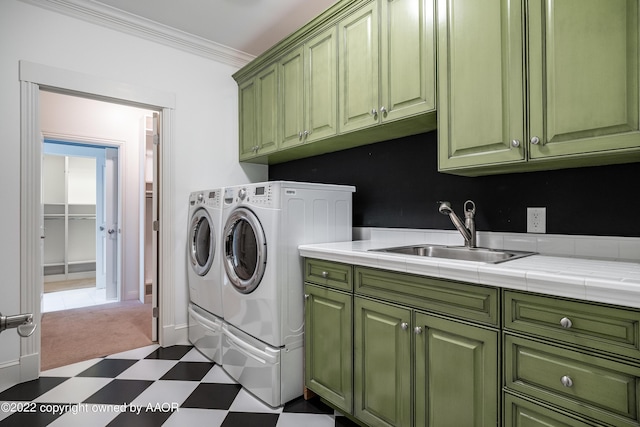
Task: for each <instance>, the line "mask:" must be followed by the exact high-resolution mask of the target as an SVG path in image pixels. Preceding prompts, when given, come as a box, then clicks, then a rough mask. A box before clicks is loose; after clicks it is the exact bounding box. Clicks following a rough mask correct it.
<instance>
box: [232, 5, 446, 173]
mask: <svg viewBox="0 0 640 427" xmlns="http://www.w3.org/2000/svg"><path fill="white" fill-rule="evenodd" d="M434 2H435V0H392V1H390V0H340V1H336V3H335V4H334V5H333V6H331V7H330V8H329V9H327V10H326V11H325V12H323V13H322V14H321V15H319V16H318V17H317V18H315V19H314V20H312V21H311V22H310V23H309V24H307V25H305V26H304V27H303V28H301V29H299V30H298V31H296V32H294V33H293V34H292V35H291V36H289V37H288V38H286V39H284V40H283V41H282V42H280V43H278V44H277V45H275V46H273V47H272V48H271V49H269V50H268V51H266V52H265V53H264V54H262V55H260V56H259V57H258V58H256V59H255V60H254V61H252V62H251V63H249V64H247V65H246V66H245V67H243V68H242V69H241V70H239V71H238V72H236V73H235V74H234V75H233V77H234V79H235V80H236V81H237V83H238V88H239V97H240V102H239V104H240V112H239V120H240V153H241V155H240V160H242V161H251V162H260V163H269V164H274V163H281V162H286V161H290V160H294V159H299V158H303V157H309V156H314V155H318V154H324V153H329V152H332V151H338V150H343V149H346V148H352V147H356V146H359V145H365V144H371V143H374V142H378V141H385V140H391V139H395V138H400V137H403V136H408V135H415V134H419V133H424V132H427V131H430V130H433V129H435V127H436V110H435V104H436V102H435V101H436V80H435V76H436V62H435V50H436V49H435V42H436V37H435V34H436V28H435V16H434V13H435V5H434ZM271 67H275V69H274V72H275V74H274V77H275V78H276V79H275V80H274V82H275V83H276V86H273V87H274V88H275V90H276V93H275V95H274V96H273V97H271V96H267V95H266V94H264V91H265V89H264V88H261V87H260V86H259V84H258V83H262V82H261V81H260V80H259V78H258V77H257V75H258V74H260V73H262V72H266V70H267V69H271ZM261 97H262V98H261ZM269 99H271V101H272V102H273V103H274V106H275V108H274V109H271V110H268V111H267V110H266V109H262V108H263V106H264V105H265V104H267V103H268V101H267V100H269ZM247 109H248V110H247ZM268 114H273V115H274V116H270V117H268V118H267V117H265V116H266V115H268ZM270 119H275V123H276V126H275V128H271V127H269V126H270V124H271V123H272V122H271V120H270ZM260 123H262V125H261V124H260ZM267 124H268V125H267ZM265 126H266V127H265ZM261 135H262V142H260V140H259V139H260V138H261ZM266 135H268V136H269V137H267V136H266ZM271 137H273V138H271ZM272 139H273V141H274V142H273V143H271V140H272ZM267 141H269V142H267ZM311 143H313V144H311Z"/></svg>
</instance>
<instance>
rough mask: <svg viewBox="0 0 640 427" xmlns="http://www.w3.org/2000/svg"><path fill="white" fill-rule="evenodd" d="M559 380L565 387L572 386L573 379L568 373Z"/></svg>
mask: <svg viewBox="0 0 640 427" xmlns="http://www.w3.org/2000/svg"><path fill="white" fill-rule="evenodd" d="M560 382H561V383H562V385H563V386H565V387H572V386H573V380H572V379H571V377H569V376H568V375H565V376H563V377H562V378H560Z"/></svg>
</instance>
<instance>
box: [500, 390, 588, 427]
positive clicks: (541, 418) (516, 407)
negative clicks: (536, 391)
mask: <svg viewBox="0 0 640 427" xmlns="http://www.w3.org/2000/svg"><path fill="white" fill-rule="evenodd" d="M549 426H554V427H591V426H593V424H586V423H584V422H582V421H579V420H576V419H574V418H571V417H568V416H567V415H564V414H562V413H560V412H556V411H554V410H552V409H550V408H547V407H545V406H542V405H538V404H535V403H533V402H529V401H528V400H525V399H521V398H519V397H516V396H512V395H511V394H508V393H506V394H505V396H504V427H549Z"/></svg>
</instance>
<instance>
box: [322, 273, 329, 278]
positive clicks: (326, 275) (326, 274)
mask: <svg viewBox="0 0 640 427" xmlns="http://www.w3.org/2000/svg"><path fill="white" fill-rule="evenodd" d="M322 277H323V278H325V279H326V278H327V277H329V272H328V271H323V272H322Z"/></svg>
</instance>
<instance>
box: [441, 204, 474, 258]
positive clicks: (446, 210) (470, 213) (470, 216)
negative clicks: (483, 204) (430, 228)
mask: <svg viewBox="0 0 640 427" xmlns="http://www.w3.org/2000/svg"><path fill="white" fill-rule="evenodd" d="M438 203H440V207H439V208H438V210H439V211H440V213H441V214H443V215H449V218H451V222H453V225H455V227H456V228H457V229H458V231H459V232H460V234H462V237H464V245H465V246H466V247H468V248H475V247H476V223H475V221H474V215H475V214H476V204H475V203H473V201H471V200H467V201H466V202H464V218H465V219H464V223H462V220H460V218H459V217H458V215H456V213H455V212H454V211H453V209H452V208H451V203H449V202H438ZM469 205H471V208H469V207H468V206H469Z"/></svg>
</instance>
